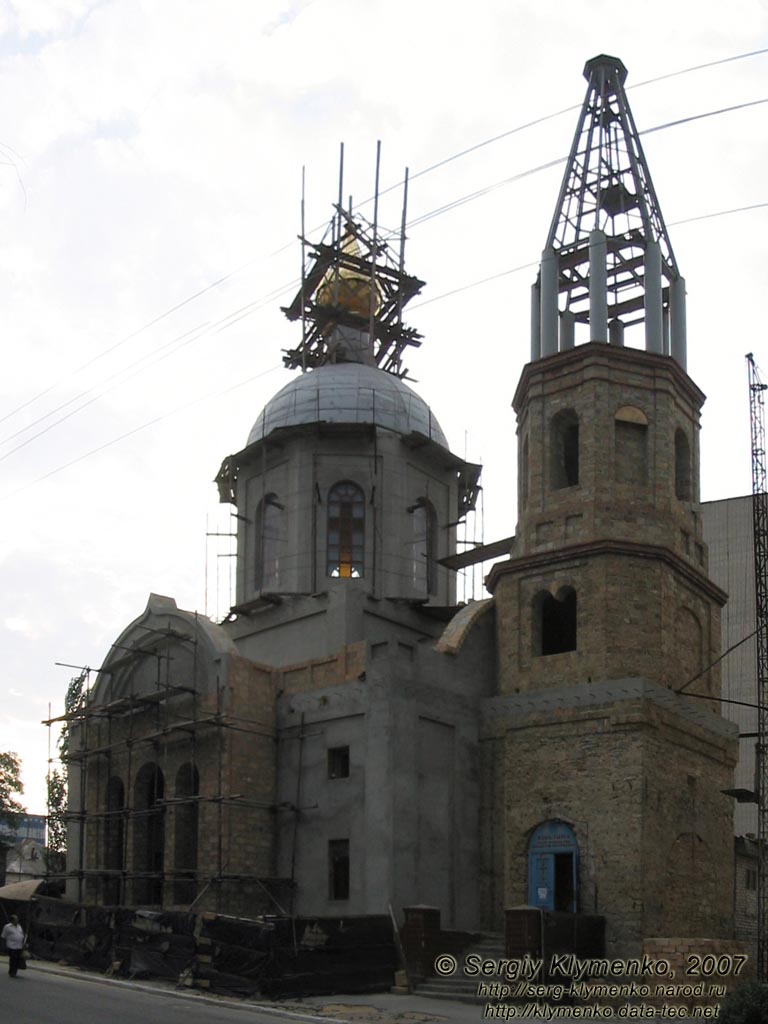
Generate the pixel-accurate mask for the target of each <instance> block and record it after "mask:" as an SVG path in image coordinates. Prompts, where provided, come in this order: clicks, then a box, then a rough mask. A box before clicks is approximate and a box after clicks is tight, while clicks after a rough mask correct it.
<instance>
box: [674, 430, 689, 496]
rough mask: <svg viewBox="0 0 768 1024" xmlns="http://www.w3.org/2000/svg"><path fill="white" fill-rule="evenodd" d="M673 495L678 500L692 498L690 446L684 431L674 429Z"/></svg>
mask: <svg viewBox="0 0 768 1024" xmlns="http://www.w3.org/2000/svg"><path fill="white" fill-rule="evenodd" d="M675 497H676V498H677V499H678V500H680V501H691V500H692V489H691V446H690V444H689V443H688V438H687V437H686V434H685V431H684V430H680V429H679V428H678V429H677V430H676V431H675Z"/></svg>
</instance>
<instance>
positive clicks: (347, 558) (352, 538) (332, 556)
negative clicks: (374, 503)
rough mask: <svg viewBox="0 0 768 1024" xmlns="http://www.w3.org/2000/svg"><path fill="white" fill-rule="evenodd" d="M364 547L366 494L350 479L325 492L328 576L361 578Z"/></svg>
mask: <svg viewBox="0 0 768 1024" xmlns="http://www.w3.org/2000/svg"><path fill="white" fill-rule="evenodd" d="M364 546H365V495H364V494H363V492H362V490H361V489H360V488H359V487H358V486H357V484H353V483H352V482H351V481H348V480H345V481H342V482H341V483H338V484H334V486H333V487H332V488H331V490H330V492H329V493H328V541H327V570H326V571H327V574H328V576H333V577H335V578H339V579H360V578H361V577H362V575H363V569H364V558H363V552H364Z"/></svg>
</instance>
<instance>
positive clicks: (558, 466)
mask: <svg viewBox="0 0 768 1024" xmlns="http://www.w3.org/2000/svg"><path fill="white" fill-rule="evenodd" d="M549 456H550V481H551V486H552V490H553V491H559V490H561V489H562V488H563V487H574V486H575V485H576V484H577V483H578V482H579V417H578V416H577V415H576V413H575V412H574V411H573V409H563V410H562V412H559V413H557V414H556V415H555V416H553V417H552V423H551V428H550V452H549Z"/></svg>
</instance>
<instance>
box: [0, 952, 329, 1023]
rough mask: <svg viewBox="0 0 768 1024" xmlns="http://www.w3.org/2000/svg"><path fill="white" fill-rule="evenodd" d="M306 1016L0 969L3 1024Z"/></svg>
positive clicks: (231, 1020) (126, 985)
mask: <svg viewBox="0 0 768 1024" xmlns="http://www.w3.org/2000/svg"><path fill="white" fill-rule="evenodd" d="M4 966H5V962H4V961H3V967H4ZM310 1019H311V1018H310V1017H289V1016H286V1015H285V1014H278V1013H273V1012H272V1011H269V1010H261V1009H258V1008H256V1007H253V1006H250V1007H247V1008H246V1007H238V1006H227V1005H222V1006H217V1005H214V1004H212V1003H211V1001H209V1000H205V1001H203V1000H199V1001H198V1000H197V999H196V997H195V996H194V995H191V996H189V997H187V998H175V997H174V996H172V995H167V994H165V993H162V992H160V993H158V992H151V991H150V992H147V991H144V990H142V989H138V988H136V986H133V985H131V984H130V983H121V982H119V981H112V982H109V983H107V984H95V983H93V982H91V981H89V980H86V979H83V978H78V977H62V976H61V975H58V974H52V973H48V972H47V971H44V970H35V969H34V966H31V967H30V969H29V970H27V971H25V972H22V973H21V974H19V976H18V977H17V978H9V977H8V974H7V972H5V971H3V972H2V973H0V1020H2V1021H3V1022H4V1024H5V1022H6V1021H7V1022H8V1024H155V1022H156V1021H162V1024H198V1022H200V1024H203V1022H205V1024H276V1022H278V1021H279V1022H281V1024H287V1022H288V1021H293V1022H294V1024H298V1022H299V1021H301V1020H303V1021H308V1020H310ZM323 1019H325V1020H326V1021H327V1020H328V1018H323Z"/></svg>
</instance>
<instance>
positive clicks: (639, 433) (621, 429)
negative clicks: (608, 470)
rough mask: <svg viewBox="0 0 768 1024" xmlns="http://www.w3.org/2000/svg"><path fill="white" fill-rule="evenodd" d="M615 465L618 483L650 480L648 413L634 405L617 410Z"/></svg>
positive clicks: (615, 419)
mask: <svg viewBox="0 0 768 1024" xmlns="http://www.w3.org/2000/svg"><path fill="white" fill-rule="evenodd" d="M614 466H615V470H616V472H615V476H616V482H617V483H620V484H646V483H648V417H647V416H646V415H645V413H644V412H643V410H642V409H637V408H635V406H634V405H623V406H622V407H621V408H620V409H617V410H616V415H615V417H614Z"/></svg>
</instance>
